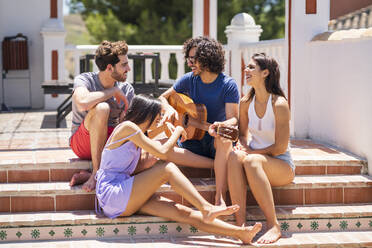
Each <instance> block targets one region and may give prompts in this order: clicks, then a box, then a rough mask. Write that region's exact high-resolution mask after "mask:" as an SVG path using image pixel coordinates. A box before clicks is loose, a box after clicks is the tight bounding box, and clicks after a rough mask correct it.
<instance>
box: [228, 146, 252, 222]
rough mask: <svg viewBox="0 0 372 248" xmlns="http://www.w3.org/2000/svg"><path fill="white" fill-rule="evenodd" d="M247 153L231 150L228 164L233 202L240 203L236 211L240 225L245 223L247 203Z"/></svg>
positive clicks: (236, 217)
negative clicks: (245, 159) (245, 162)
mask: <svg viewBox="0 0 372 248" xmlns="http://www.w3.org/2000/svg"><path fill="white" fill-rule="evenodd" d="M246 155H247V154H246V153H245V152H242V151H236V152H231V153H230V156H229V159H228V166H227V168H228V169H227V179H228V180H227V181H228V185H229V191H230V198H231V203H232V204H237V205H239V207H240V209H239V210H238V211H237V212H236V213H235V220H236V224H237V225H238V226H242V225H245V220H246V205H247V185H248V183H247V178H246V176H245V171H244V167H243V160H244V158H245V156H246Z"/></svg>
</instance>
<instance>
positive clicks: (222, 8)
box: [217, 0, 285, 44]
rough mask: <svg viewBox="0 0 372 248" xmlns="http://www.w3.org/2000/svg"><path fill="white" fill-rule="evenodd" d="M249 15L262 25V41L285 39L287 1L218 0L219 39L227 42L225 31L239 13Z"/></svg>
mask: <svg viewBox="0 0 372 248" xmlns="http://www.w3.org/2000/svg"><path fill="white" fill-rule="evenodd" d="M242 12H245V13H248V14H250V15H251V16H252V17H253V19H254V20H255V22H256V24H257V25H261V28H262V29H263V32H262V34H261V36H260V40H271V39H278V38H284V29H285V0H218V23H217V29H218V30H217V36H218V37H217V38H218V40H219V41H221V42H222V43H223V44H225V43H226V42H227V38H226V35H225V32H224V31H225V29H226V26H227V25H230V22H231V19H232V18H233V17H234V16H235V15H236V14H238V13H242Z"/></svg>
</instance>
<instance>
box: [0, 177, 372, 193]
mask: <svg viewBox="0 0 372 248" xmlns="http://www.w3.org/2000/svg"><path fill="white" fill-rule="evenodd" d="M190 180H191V182H192V183H193V185H194V186H195V187H196V189H197V190H198V191H215V188H216V186H215V180H214V179H212V178H191V179H190ZM340 187H343V188H364V187H372V176H368V175H347V176H343V175H320V176H304V175H301V176H296V177H295V179H294V182H292V183H291V184H289V185H286V186H281V187H273V189H322V188H340ZM157 192H158V193H160V192H173V190H172V189H171V186H170V185H169V184H163V185H162V186H161V187H160V188H159V189H158V190H157ZM55 194H64V195H74V194H95V192H94V191H93V192H89V193H87V192H85V191H84V190H83V189H82V186H81V185H78V186H73V187H71V186H69V183H68V182H39V183H2V184H0V196H35V195H36V196H47V195H55Z"/></svg>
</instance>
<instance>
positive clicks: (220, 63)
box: [195, 38, 225, 73]
mask: <svg viewBox="0 0 372 248" xmlns="http://www.w3.org/2000/svg"><path fill="white" fill-rule="evenodd" d="M195 60H197V61H198V62H199V64H200V66H201V68H202V69H204V70H206V71H209V72H213V73H220V72H222V71H223V70H224V66H225V52H224V50H223V49H222V45H221V43H220V42H218V41H216V40H214V39H211V38H208V39H207V40H205V39H203V40H202V41H200V42H199V44H198V45H197V47H196V51H195Z"/></svg>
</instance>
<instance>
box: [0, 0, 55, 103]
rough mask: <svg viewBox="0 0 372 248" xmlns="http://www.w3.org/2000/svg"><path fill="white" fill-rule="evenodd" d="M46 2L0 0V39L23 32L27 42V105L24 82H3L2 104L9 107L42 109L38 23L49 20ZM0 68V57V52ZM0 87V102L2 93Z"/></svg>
mask: <svg viewBox="0 0 372 248" xmlns="http://www.w3.org/2000/svg"><path fill="white" fill-rule="evenodd" d="M49 4H50V1H46V0H12V1H10V0H0V40H1V41H2V40H3V39H4V36H15V35H16V34H17V33H23V34H24V35H26V36H27V37H28V39H29V44H28V45H29V64H30V73H31V103H30V100H29V80H28V79H5V80H4V84H5V95H6V96H5V100H6V101H5V102H6V104H7V105H8V106H10V107H32V108H42V107H43V104H44V103H43V99H44V96H43V92H42V89H41V82H42V81H43V42H42V37H41V35H40V29H41V27H42V24H43V23H44V22H45V21H46V20H48V19H49V16H50V5H49ZM0 68H2V55H1V49H0ZM26 74H27V73H25V72H24V71H19V72H17V71H13V72H12V73H11V74H10V75H9V76H13V77H23V76H25V75H26ZM26 76H27V75H26ZM1 90H2V89H1V87H0V100H1V102H2V92H1Z"/></svg>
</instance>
